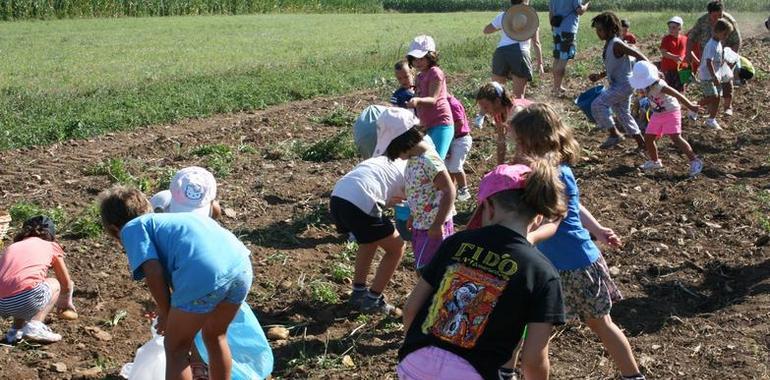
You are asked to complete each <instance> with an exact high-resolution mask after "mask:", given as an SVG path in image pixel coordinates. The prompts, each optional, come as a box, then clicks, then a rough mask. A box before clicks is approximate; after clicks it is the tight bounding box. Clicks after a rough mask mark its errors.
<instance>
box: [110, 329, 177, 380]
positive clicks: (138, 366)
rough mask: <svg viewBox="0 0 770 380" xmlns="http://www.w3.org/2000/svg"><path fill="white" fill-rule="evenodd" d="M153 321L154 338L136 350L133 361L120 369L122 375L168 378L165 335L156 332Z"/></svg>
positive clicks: (134, 378)
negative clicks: (164, 345) (164, 346)
mask: <svg viewBox="0 0 770 380" xmlns="http://www.w3.org/2000/svg"><path fill="white" fill-rule="evenodd" d="M156 322H157V320H153V321H152V327H151V328H150V332H152V339H150V340H149V341H148V342H147V343H145V344H143V345H142V347H139V349H138V350H136V356H135V357H134V362H133V363H128V364H126V365H124V366H123V368H122V369H121V370H120V376H122V377H124V378H126V379H128V380H156V379H157V380H163V379H165V378H166V352H165V350H164V349H163V336H161V335H158V334H157V333H156V332H155V323H156Z"/></svg>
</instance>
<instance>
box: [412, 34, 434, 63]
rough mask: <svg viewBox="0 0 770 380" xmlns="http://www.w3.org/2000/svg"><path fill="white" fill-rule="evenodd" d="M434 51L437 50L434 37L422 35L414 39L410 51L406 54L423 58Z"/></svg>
mask: <svg viewBox="0 0 770 380" xmlns="http://www.w3.org/2000/svg"><path fill="white" fill-rule="evenodd" d="M432 51H436V42H435V41H433V37H431V36H426V35H420V36H417V37H415V38H414V40H412V43H411V44H410V45H409V52H408V53H406V55H407V56H410V57H415V58H422V57H424V56H425V55H426V54H428V53H429V52H432Z"/></svg>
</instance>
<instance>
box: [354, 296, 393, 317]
mask: <svg viewBox="0 0 770 380" xmlns="http://www.w3.org/2000/svg"><path fill="white" fill-rule="evenodd" d="M359 310H360V311H361V312H362V313H364V314H383V315H391V316H398V314H400V312H401V311H400V310H399V309H398V308H397V307H395V306H393V305H391V304H389V303H387V302H385V297H384V296H382V295H380V296H379V297H377V298H372V297H369V295H367V296H366V297H364V299H363V301H362V302H361V307H360V308H359Z"/></svg>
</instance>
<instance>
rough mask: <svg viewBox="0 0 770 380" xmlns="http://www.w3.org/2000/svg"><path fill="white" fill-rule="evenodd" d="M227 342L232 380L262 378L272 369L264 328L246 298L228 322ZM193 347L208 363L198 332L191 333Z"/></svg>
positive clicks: (207, 356)
mask: <svg viewBox="0 0 770 380" xmlns="http://www.w3.org/2000/svg"><path fill="white" fill-rule="evenodd" d="M161 344H162V343H161ZM227 344H228V345H229V346H230V353H231V354H232V356H233V369H232V378H233V379H234V380H239V379H244V380H252V379H264V378H266V377H268V376H269V375H270V373H272V372H273V350H272V349H271V348H270V344H269V343H267V338H266V337H265V332H264V331H263V330H262V326H260V325H259V321H258V320H257V317H256V316H255V315H254V312H253V311H251V307H249V305H248V304H247V303H246V302H243V303H241V308H240V309H239V310H238V313H237V314H236V315H235V318H234V319H233V321H232V322H230V327H228V329H227ZM195 347H197V348H198V352H199V353H200V354H201V358H203V361H205V362H206V363H208V362H209V355H208V351H206V346H205V345H204V344H203V337H202V336H201V334H200V332H199V333H198V334H197V335H195Z"/></svg>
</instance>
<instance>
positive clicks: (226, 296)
mask: <svg viewBox="0 0 770 380" xmlns="http://www.w3.org/2000/svg"><path fill="white" fill-rule="evenodd" d="M247 262H248V261H247ZM253 277H254V275H253V273H252V270H251V263H250V262H248V264H247V265H245V266H244V269H243V271H242V272H240V273H238V274H237V275H236V276H235V277H233V279H232V280H230V282H228V283H227V284H225V285H223V286H220V287H219V288H217V289H214V291H212V292H211V293H209V294H206V295H205V296H203V297H201V298H198V299H197V300H193V301H190V302H187V303H183V304H181V305H175V306H174V307H175V308H177V309H179V310H182V311H185V312H188V313H195V314H206V313H210V312H211V311H212V310H214V309H215V308H216V307H217V305H219V304H220V303H222V302H227V303H232V304H235V305H240V304H241V303H243V301H245V300H246V296H248V295H249V290H250V289H251V280H252V279H253Z"/></svg>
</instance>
